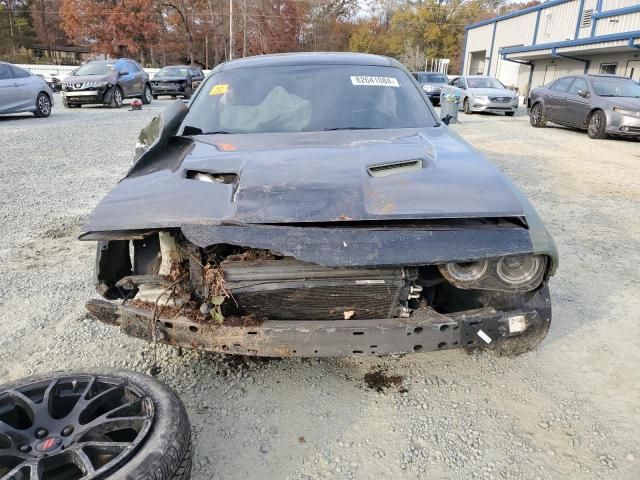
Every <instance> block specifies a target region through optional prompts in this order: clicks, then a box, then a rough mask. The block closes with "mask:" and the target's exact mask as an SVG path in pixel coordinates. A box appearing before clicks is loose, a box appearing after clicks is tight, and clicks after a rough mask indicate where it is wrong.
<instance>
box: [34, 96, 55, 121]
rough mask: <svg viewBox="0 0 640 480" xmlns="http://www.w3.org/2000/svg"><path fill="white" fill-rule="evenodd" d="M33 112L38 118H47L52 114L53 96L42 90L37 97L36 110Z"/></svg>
mask: <svg viewBox="0 0 640 480" xmlns="http://www.w3.org/2000/svg"><path fill="white" fill-rule="evenodd" d="M33 114H34V115H35V116H36V117H38V118H46V117H48V116H49V115H51V97H49V95H48V94H46V93H44V92H40V93H39V94H38V96H37V97H36V111H35V112H33Z"/></svg>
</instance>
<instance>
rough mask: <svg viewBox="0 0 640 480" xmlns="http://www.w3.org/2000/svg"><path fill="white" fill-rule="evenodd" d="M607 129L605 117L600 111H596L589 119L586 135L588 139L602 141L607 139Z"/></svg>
mask: <svg viewBox="0 0 640 480" xmlns="http://www.w3.org/2000/svg"><path fill="white" fill-rule="evenodd" d="M606 129H607V117H606V116H605V114H604V112H603V111H602V110H596V111H595V112H593V113H592V114H591V117H589V127H588V128H587V133H588V135H589V138H594V139H598V140H599V139H603V138H607V134H606V133H605V132H606Z"/></svg>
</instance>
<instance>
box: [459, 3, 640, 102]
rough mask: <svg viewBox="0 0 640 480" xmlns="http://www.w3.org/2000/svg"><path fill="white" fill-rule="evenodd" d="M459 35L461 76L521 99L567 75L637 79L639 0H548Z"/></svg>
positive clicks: (639, 72) (639, 62) (639, 64)
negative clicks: (491, 80)
mask: <svg viewBox="0 0 640 480" xmlns="http://www.w3.org/2000/svg"><path fill="white" fill-rule="evenodd" d="M465 30H466V35H465V45H464V53H463V56H462V72H463V73H464V74H467V75H473V74H485V75H491V76H494V77H497V78H498V79H500V80H501V81H502V82H503V83H504V84H506V85H507V86H513V87H517V88H518V89H519V90H520V91H521V92H522V93H524V94H526V93H527V92H528V91H529V90H530V89H531V88H535V87H537V86H539V85H543V84H546V83H548V82H549V81H551V80H553V79H555V78H557V77H560V76H563V75H568V74H576V73H612V74H616V75H624V76H626V77H631V78H634V79H636V80H638V79H640V0H549V1H547V2H545V3H542V4H541V5H537V6H535V7H530V8H527V9H524V10H519V11H517V12H512V13H509V14H507V15H503V16H500V17H496V18H492V19H490V20H485V21H483V22H478V23H474V24H472V25H469V26H467V27H465Z"/></svg>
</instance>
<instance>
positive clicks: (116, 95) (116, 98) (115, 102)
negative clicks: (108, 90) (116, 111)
mask: <svg viewBox="0 0 640 480" xmlns="http://www.w3.org/2000/svg"><path fill="white" fill-rule="evenodd" d="M122 99H123V96H122V89H121V88H120V87H119V86H117V85H116V86H115V87H113V96H112V98H111V106H112V107H113V108H120V107H122Z"/></svg>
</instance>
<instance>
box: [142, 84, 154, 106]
mask: <svg viewBox="0 0 640 480" xmlns="http://www.w3.org/2000/svg"><path fill="white" fill-rule="evenodd" d="M141 100H142V103H143V104H144V105H149V104H150V103H151V100H153V92H152V91H151V87H150V86H149V84H145V86H144V90H142V98H141Z"/></svg>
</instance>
